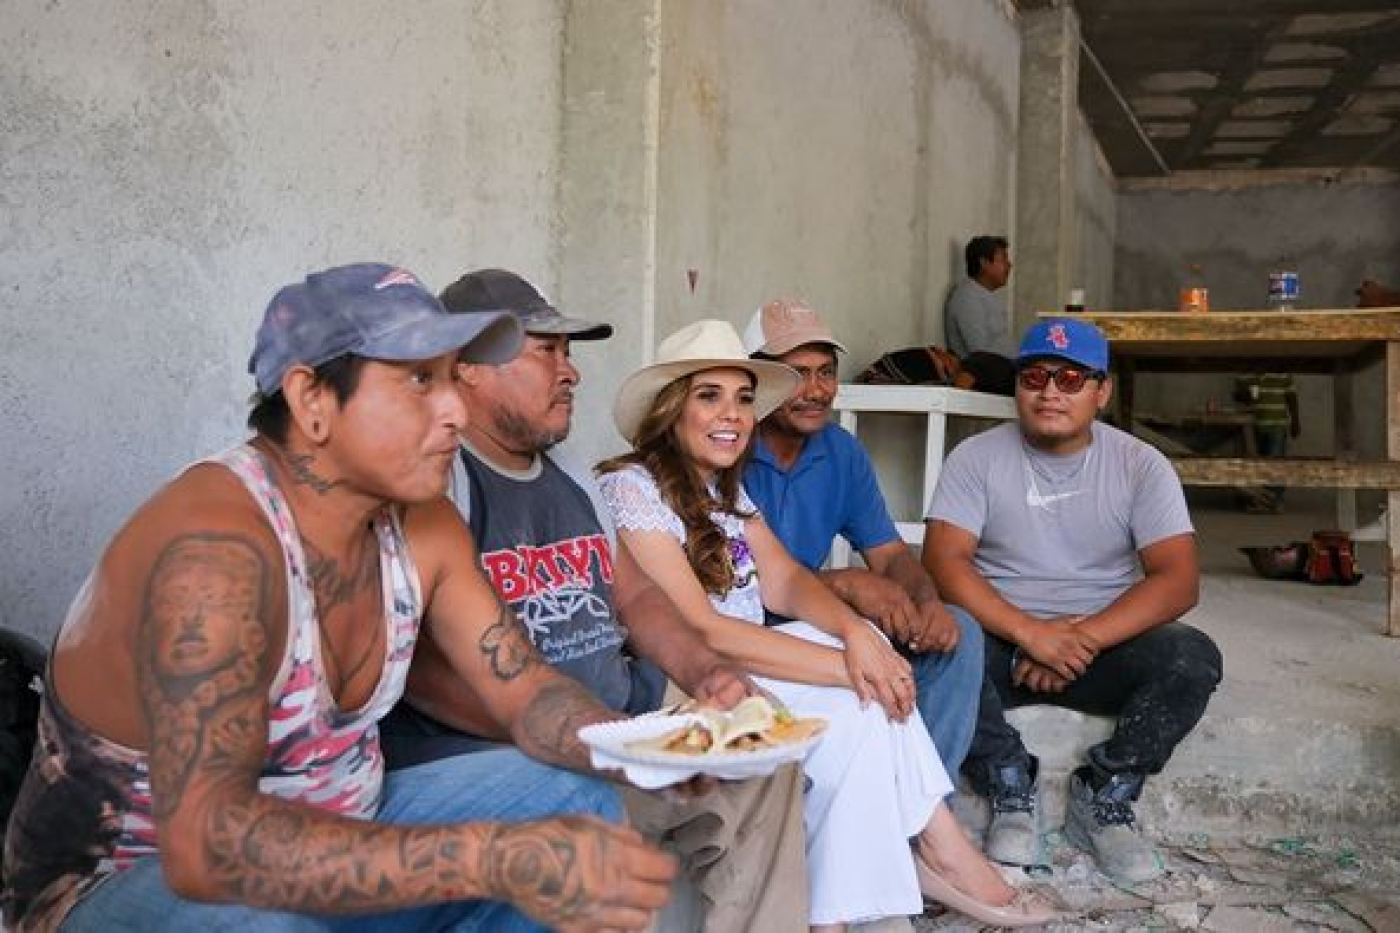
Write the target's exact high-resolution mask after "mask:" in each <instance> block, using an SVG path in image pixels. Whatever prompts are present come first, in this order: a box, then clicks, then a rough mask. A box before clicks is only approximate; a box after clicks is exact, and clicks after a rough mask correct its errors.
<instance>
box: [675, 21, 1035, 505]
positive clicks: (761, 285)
mask: <svg viewBox="0 0 1400 933" xmlns="http://www.w3.org/2000/svg"><path fill="white" fill-rule="evenodd" d="M800 6H801V15H800V16H793V15H792V12H793V8H792V7H791V6H790V5H788V4H782V3H772V2H766V0H714V2H709V3H704V4H697V3H667V4H665V5H663V14H662V23H661V31H662V38H661V49H662V52H661V59H660V67H661V87H660V93H661V109H660V120H661V124H660V126H661V131H660V151H659V156H658V176H657V185H658V201H657V225H656V228H657V251H656V328H655V330H656V333H655V336H656V337H657V338H659V337H662V336H665V335H666V334H668V333H670V332H672V331H674V330H675V329H676V328H677V327H679V326H681V325H682V324H684V323H686V322H688V321H691V320H694V319H695V318H697V317H705V316H708V317H720V318H725V319H728V320H730V321H732V322H734V323H735V324H736V326H738V327H740V328H742V327H743V326H744V324H745V323H746V322H747V320H748V318H749V316H750V315H751V314H752V312H753V310H754V309H755V308H757V307H758V306H759V305H760V304H761V303H762V302H763V301H765V300H767V299H769V298H773V297H778V296H782V295H791V296H799V297H803V298H805V299H807V301H809V302H810V303H811V304H812V305H813V307H815V308H817V309H818V310H819V311H820V312H821V313H822V314H823V316H824V317H825V318H826V320H827V322H828V323H829V324H830V325H831V326H832V328H833V330H834V331H835V332H836V334H837V335H838V336H839V337H840V339H841V340H842V341H843V342H844V343H846V345H847V346H848V347H849V348H850V350H851V352H850V355H849V357H848V358H846V359H844V360H843V361H842V367H843V372H844V374H845V375H846V376H847V377H849V376H852V375H854V374H855V373H856V372H857V371H859V370H860V369H862V368H864V367H865V366H866V365H867V364H868V363H869V362H870V361H871V360H873V359H874V358H876V357H878V356H879V355H880V354H881V353H883V352H885V351H887V350H890V349H895V348H898V347H903V346H909V345H913V344H922V343H932V342H937V343H941V342H942V340H943V301H944V298H945V297H946V295H947V292H948V290H949V288H951V286H952V285H953V284H954V283H955V282H956V281H957V280H958V279H959V278H960V277H961V276H962V274H963V272H962V248H963V244H964V243H965V242H966V240H967V239H968V238H969V237H971V236H973V235H975V234H977V233H1008V234H1009V233H1010V232H1011V230H1012V228H1013V227H1014V223H1015V210H1014V201H1015V197H1014V195H1015V186H1014V177H1015V157H1016V156H1015V152H1016V147H1015V134H1016V112H1017V110H1016V108H1017V95H1018V82H1019V70H1018V63H1019V37H1018V33H1017V27H1016V23H1015V21H1014V18H1013V16H1012V15H1011V14H1010V12H1009V10H1008V8H1007V7H1006V5H1005V4H1004V3H1002V2H1000V0H964V2H960V3H957V4H949V3H946V2H941V0H924V2H899V0H876V2H870V3H850V2H847V0H804V2H803V3H802V4H801V5H800ZM690 270H694V272H695V276H696V284H695V288H694V290H693V291H692V290H691V287H690V283H689V277H688V273H689V272H690ZM877 421H883V422H884V423H883V424H881V423H874V422H873V423H872V424H871V434H870V435H869V436H870V439H871V440H872V444H873V446H874V448H875V453H876V462H877V466H879V467H880V469H881V475H882V478H883V479H884V480H885V481H886V485H887V492H888V493H889V494H890V495H891V498H892V500H893V501H894V503H895V507H896V508H897V509H899V510H907V511H915V510H917V509H918V508H919V503H918V492H917V489H918V483H917V478H916V477H915V475H914V473H915V470H914V469H913V464H915V463H917V462H918V456H919V452H920V451H921V449H922V448H921V446H920V442H919V440H918V438H917V437H916V436H914V434H913V433H912V432H910V431H908V430H907V425H904V424H900V423H897V421H896V419H877ZM891 422H896V423H891ZM886 434H888V435H890V436H889V438H888V442H887V441H886V439H885V435H886Z"/></svg>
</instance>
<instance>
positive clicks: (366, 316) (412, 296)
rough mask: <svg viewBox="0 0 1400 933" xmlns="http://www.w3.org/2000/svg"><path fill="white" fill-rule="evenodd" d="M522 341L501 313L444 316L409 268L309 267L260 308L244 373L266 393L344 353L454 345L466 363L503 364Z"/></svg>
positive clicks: (413, 352)
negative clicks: (294, 373) (299, 368)
mask: <svg viewBox="0 0 1400 933" xmlns="http://www.w3.org/2000/svg"><path fill="white" fill-rule="evenodd" d="M524 339H525V338H524V330H523V329H522V328H521V326H520V322H519V320H518V319H517V318H516V317H515V315H513V314H510V313H509V312H507V311H493V312H486V313H482V314H450V313H448V311H447V309H446V308H444V307H443V306H442V302H440V301H438V299H437V298H436V296H434V295H433V293H432V292H430V291H428V289H427V288H425V287H424V286H423V283H422V282H420V281H418V277H417V276H415V275H414V274H413V273H412V272H409V271H408V270H406V269H400V268H398V267H396V266H390V265H385V264H383V263H372V262H363V263H356V264H354V265H349V266H337V267H335V268H333V269H327V270H325V271H324V272H316V273H312V274H311V275H308V276H307V277H306V280H305V281H304V282H298V283H296V284H294V285H288V286H286V287H285V288H282V289H281V290H280V291H278V292H277V294H276V295H274V296H273V298H272V302H271V303H270V304H269V305H268V306H267V311H266V312H265V313H264V314H263V320H262V325H261V326H260V327H259V328H258V336H257V340H256V342H255V343H254V345H253V355H252V356H251V357H250V358H249V360H248V372H250V373H252V374H253V377H254V379H255V380H256V381H257V384H258V391H259V392H260V393H262V394H263V395H264V396H269V395H273V394H274V393H276V392H280V391H281V389H282V377H283V376H285V375H286V373H287V370H288V369H291V368H292V367H293V366H295V365H297V364H302V365H305V366H320V365H321V364H322V363H325V362H328V361H330V360H333V359H335V358H336V357H339V356H345V355H346V354H349V353H353V354H355V355H356V356H363V357H365V358H367V359H371V360H384V361H387V362H398V363H403V362H412V361H416V360H428V359H432V358H433V357H435V356H441V355H442V354H444V353H448V352H450V351H452V350H459V349H460V350H461V352H462V359H463V360H465V361H467V362H472V363H507V362H509V361H510V360H512V359H514V358H515V356H516V354H518V353H519V352H520V346H521V344H522V343H523V341H524Z"/></svg>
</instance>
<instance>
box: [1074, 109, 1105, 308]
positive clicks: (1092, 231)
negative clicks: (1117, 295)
mask: <svg viewBox="0 0 1400 933" xmlns="http://www.w3.org/2000/svg"><path fill="white" fill-rule="evenodd" d="M1076 116H1077V119H1076V121H1075V126H1076V129H1077V135H1078V139H1077V141H1076V142H1075V145H1074V161H1075V166H1074V186H1075V199H1074V201H1075V212H1076V215H1077V216H1076V222H1075V225H1074V230H1075V237H1074V255H1073V269H1074V272H1073V274H1072V276H1071V279H1070V280H1071V281H1072V282H1074V283H1076V284H1075V285H1072V286H1071V287H1072V288H1082V289H1084V302H1085V307H1088V308H1108V307H1112V306H1113V303H1114V302H1113V268H1114V258H1115V244H1116V242H1117V238H1118V182H1117V180H1116V179H1115V178H1114V175H1113V170H1112V169H1110V168H1109V166H1108V161H1107V160H1106V159H1105V158H1104V155H1103V150H1101V149H1100V148H1099V144H1098V140H1096V139H1095V138H1094V134H1093V131H1092V130H1090V129H1089V124H1088V122H1087V121H1086V120H1085V119H1084V116H1083V114H1077V115H1076ZM1065 297H1066V299H1068V297H1069V296H1065Z"/></svg>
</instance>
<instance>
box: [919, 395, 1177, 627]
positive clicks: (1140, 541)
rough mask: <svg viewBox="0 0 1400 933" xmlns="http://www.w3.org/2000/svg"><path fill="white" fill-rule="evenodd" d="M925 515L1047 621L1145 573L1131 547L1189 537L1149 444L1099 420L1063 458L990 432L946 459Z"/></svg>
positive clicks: (1012, 597) (999, 430)
mask: <svg viewBox="0 0 1400 933" xmlns="http://www.w3.org/2000/svg"><path fill="white" fill-rule="evenodd" d="M925 518H928V519H935V520H940V521H945V522H948V523H950V524H953V525H956V526H958V527H959V528H962V529H964V530H965V531H967V532H969V533H970V534H972V535H973V536H974V537H976V538H977V539H978V545H977V553H976V556H975V558H974V563H975V565H976V567H977V570H978V571H979V572H980V573H981V574H982V575H983V576H984V577H985V578H986V579H987V580H988V582H990V583H991V584H992V586H993V587H995V588H996V589H997V591H998V592H999V593H1001V595H1002V596H1003V597H1005V598H1006V600H1007V601H1008V602H1010V603H1011V604H1012V605H1015V606H1017V607H1019V608H1021V609H1023V610H1025V611H1026V612H1028V613H1030V614H1031V615H1033V616H1037V617H1040V618H1049V617H1054V616H1064V615H1080V614H1084V613H1091V612H1097V611H1098V610H1100V609H1102V608H1103V607H1104V606H1106V605H1108V604H1109V603H1111V602H1113V601H1114V600H1115V599H1117V598H1118V597H1119V596H1120V595H1121V594H1122V593H1123V591H1125V590H1126V589H1128V587H1130V586H1132V585H1133V583H1134V582H1135V581H1136V580H1138V579H1139V578H1140V577H1141V575H1142V570H1141V566H1140V565H1139V562H1138V551H1140V550H1142V549H1143V548H1145V547H1147V546H1148V545H1151V544H1155V543H1156V542H1158V541H1161V540H1163V539H1165V538H1169V537H1172V536H1174V535H1180V534H1189V533H1191V532H1193V531H1194V528H1193V527H1192V525H1191V516H1190V514H1189V513H1188V512H1187V509H1186V497H1185V495H1184V494H1183V493H1182V490H1181V482H1180V480H1178V479H1177V476H1176V472H1175V471H1174V470H1173V469H1172V467H1171V464H1170V463H1168V462H1167V458H1166V457H1164V456H1162V454H1161V453H1159V452H1158V451H1157V450H1156V449H1155V448H1153V447H1151V446H1149V445H1147V444H1145V443H1143V442H1142V441H1140V440H1138V439H1137V438H1135V437H1132V436H1130V435H1128V434H1126V433H1124V432H1122V431H1120V430H1118V429H1117V428H1114V427H1110V426H1109V425H1106V424H1103V423H1102V422H1094V424H1093V441H1092V443H1090V445H1089V446H1088V447H1086V448H1085V449H1084V450H1081V451H1079V452H1077V453H1075V454H1070V455H1068V456H1064V457H1056V456H1048V455H1046V454H1043V453H1041V452H1039V451H1037V450H1035V449H1034V448H1032V447H1030V446H1029V445H1028V444H1026V443H1025V442H1024V441H1023V440H1022V438H1021V431H1020V427H1019V426H1018V425H1016V424H1014V423H1012V424H1003V425H998V426H997V427H995V428H992V429H991V430H989V431H985V432H983V433H981V434H978V435H976V436H974V437H971V438H969V439H968V440H966V441H964V442H963V443H961V444H959V445H958V447H957V448H956V449H955V450H954V451H953V452H952V453H951V454H949V455H948V459H947V461H946V462H945V463H944V465H943V471H942V473H941V474H940V475H939V478H938V488H937V489H936V490H935V491H934V494H933V501H932V502H931V503H929V507H928V512H927V514H926V515H925Z"/></svg>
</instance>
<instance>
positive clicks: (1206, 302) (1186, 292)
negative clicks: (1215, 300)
mask: <svg viewBox="0 0 1400 933" xmlns="http://www.w3.org/2000/svg"><path fill="white" fill-rule="evenodd" d="M1177 308H1178V310H1181V311H1185V312H1186V313H1188V314H1202V313H1204V312H1206V311H1209V310H1210V293H1209V292H1208V291H1207V290H1206V289H1205V288H1200V287H1197V288H1183V289H1182V290H1181V301H1180V303H1179V304H1178V305H1177Z"/></svg>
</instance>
